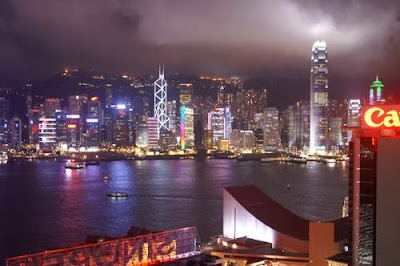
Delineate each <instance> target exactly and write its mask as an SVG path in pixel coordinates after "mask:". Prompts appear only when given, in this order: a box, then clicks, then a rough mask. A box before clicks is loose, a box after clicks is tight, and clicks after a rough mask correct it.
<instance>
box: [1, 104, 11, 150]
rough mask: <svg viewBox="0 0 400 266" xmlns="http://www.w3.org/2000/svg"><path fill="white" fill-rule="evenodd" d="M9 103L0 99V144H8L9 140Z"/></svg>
mask: <svg viewBox="0 0 400 266" xmlns="http://www.w3.org/2000/svg"><path fill="white" fill-rule="evenodd" d="M9 119H10V102H9V100H8V99H5V98H4V97H0V144H2V145H3V144H8V139H9V125H8V123H9Z"/></svg>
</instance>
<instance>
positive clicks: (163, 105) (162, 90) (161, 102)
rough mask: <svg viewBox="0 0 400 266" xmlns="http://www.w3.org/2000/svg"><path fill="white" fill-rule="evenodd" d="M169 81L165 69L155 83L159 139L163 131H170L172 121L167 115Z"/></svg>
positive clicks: (159, 73) (155, 105)
mask: <svg viewBox="0 0 400 266" xmlns="http://www.w3.org/2000/svg"><path fill="white" fill-rule="evenodd" d="M167 86H168V85H167V81H166V80H165V78H164V69H162V70H161V67H160V69H159V71H158V79H157V80H156V81H155V82H154V117H155V118H157V139H160V131H161V130H169V122H170V119H169V117H168V115H167Z"/></svg>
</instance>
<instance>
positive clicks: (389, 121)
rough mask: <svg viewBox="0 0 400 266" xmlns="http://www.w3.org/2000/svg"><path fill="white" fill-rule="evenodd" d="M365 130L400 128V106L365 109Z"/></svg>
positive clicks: (363, 117)
mask: <svg viewBox="0 0 400 266" xmlns="http://www.w3.org/2000/svg"><path fill="white" fill-rule="evenodd" d="M361 125H362V127H363V128H372V129H382V128H400V105H378V106H367V107H364V108H363V111H362V119H361Z"/></svg>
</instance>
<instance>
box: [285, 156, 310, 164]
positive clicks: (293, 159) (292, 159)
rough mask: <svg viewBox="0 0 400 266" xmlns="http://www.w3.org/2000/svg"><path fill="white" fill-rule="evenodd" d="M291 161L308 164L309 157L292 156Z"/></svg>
mask: <svg viewBox="0 0 400 266" xmlns="http://www.w3.org/2000/svg"><path fill="white" fill-rule="evenodd" d="M289 162H291V163H299V164H306V163H307V159H306V158H303V157H300V156H293V157H290V159H289Z"/></svg>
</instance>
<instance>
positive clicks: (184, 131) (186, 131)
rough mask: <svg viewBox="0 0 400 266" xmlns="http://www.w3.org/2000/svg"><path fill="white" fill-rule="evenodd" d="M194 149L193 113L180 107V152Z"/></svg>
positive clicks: (183, 106) (191, 110) (187, 108)
mask: <svg viewBox="0 0 400 266" xmlns="http://www.w3.org/2000/svg"><path fill="white" fill-rule="evenodd" d="M193 147H194V111H193V109H192V108H189V107H186V106H185V105H182V106H181V150H186V149H189V148H193Z"/></svg>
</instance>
